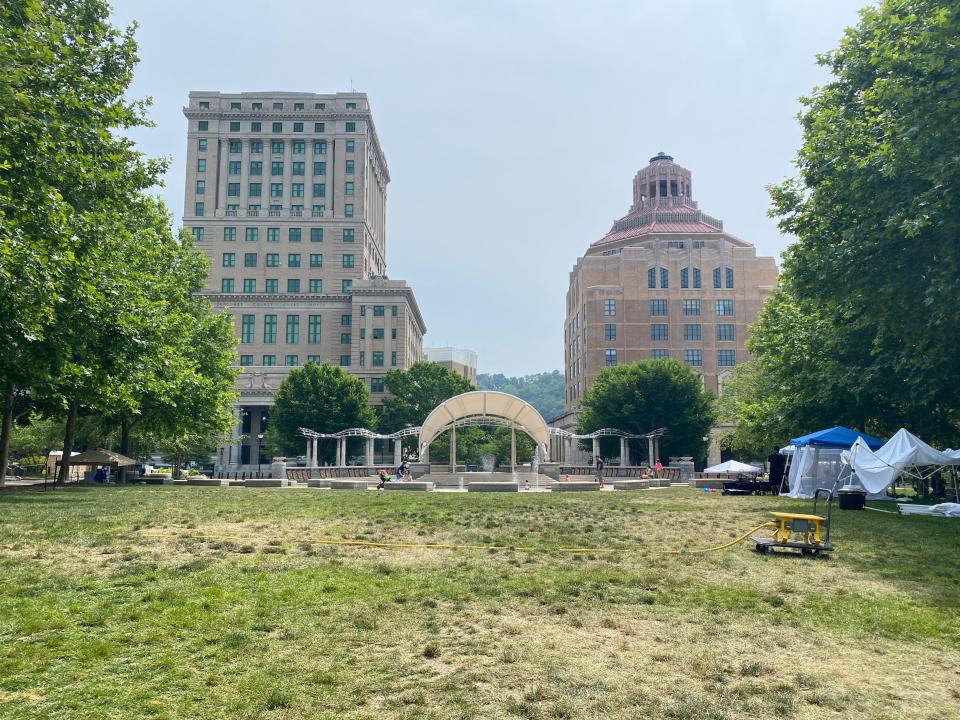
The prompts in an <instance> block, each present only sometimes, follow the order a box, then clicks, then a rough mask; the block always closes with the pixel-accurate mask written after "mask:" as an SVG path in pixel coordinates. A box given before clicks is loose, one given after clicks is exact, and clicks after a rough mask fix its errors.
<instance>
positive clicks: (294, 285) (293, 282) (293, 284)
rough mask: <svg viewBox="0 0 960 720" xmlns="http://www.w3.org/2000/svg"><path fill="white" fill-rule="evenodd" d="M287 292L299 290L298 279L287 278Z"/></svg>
mask: <svg viewBox="0 0 960 720" xmlns="http://www.w3.org/2000/svg"><path fill="white" fill-rule="evenodd" d="M287 292H288V293H298V292H300V281H299V280H298V279H296V278H287Z"/></svg>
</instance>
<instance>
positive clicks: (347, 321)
mask: <svg viewBox="0 0 960 720" xmlns="http://www.w3.org/2000/svg"><path fill="white" fill-rule="evenodd" d="M340 324H341V325H343V326H344V327H348V326H350V325H352V324H353V316H352V315H341V316H340Z"/></svg>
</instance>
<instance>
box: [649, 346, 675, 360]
mask: <svg viewBox="0 0 960 720" xmlns="http://www.w3.org/2000/svg"><path fill="white" fill-rule="evenodd" d="M668 357H670V351H669V350H665V349H663V348H656V349H654V350H651V351H650V359H651V360H666V359H667V358H668Z"/></svg>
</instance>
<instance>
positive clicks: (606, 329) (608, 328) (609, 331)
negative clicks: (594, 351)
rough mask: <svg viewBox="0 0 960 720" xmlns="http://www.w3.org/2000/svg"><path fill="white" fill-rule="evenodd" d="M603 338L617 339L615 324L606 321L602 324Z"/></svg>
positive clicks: (608, 340) (607, 339)
mask: <svg viewBox="0 0 960 720" xmlns="http://www.w3.org/2000/svg"><path fill="white" fill-rule="evenodd" d="M603 339H604V340H605V341H606V342H610V341H611V340H616V339H617V326H616V325H614V324H613V323H607V324H606V325H604V326H603Z"/></svg>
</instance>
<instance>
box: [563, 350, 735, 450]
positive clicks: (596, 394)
mask: <svg viewBox="0 0 960 720" xmlns="http://www.w3.org/2000/svg"><path fill="white" fill-rule="evenodd" d="M714 403H715V400H714V397H713V394H712V393H710V392H709V391H707V390H704V388H703V383H702V382H701V381H700V378H699V376H698V375H697V374H696V373H694V372H692V371H691V370H690V369H689V368H687V367H686V366H685V365H683V364H682V363H680V362H678V361H676V360H672V359H668V360H642V361H640V362H637V363H630V364H627V365H617V366H616V367H609V368H604V369H603V370H601V371H600V373H599V374H598V375H597V377H596V379H595V380H594V381H593V385H591V386H590V389H589V390H588V391H587V393H586V395H584V398H583V412H582V413H581V414H580V417H579V419H578V421H577V432H578V433H581V434H585V433H591V432H593V431H594V430H599V429H601V428H605V427H609V428H617V429H619V430H625V431H627V432H629V433H636V434H641V433H646V432H650V431H651V430H655V429H657V428H661V427H665V428H667V429H668V431H669V432H668V434H667V435H665V436H664V437H663V438H662V439H661V441H660V455H661V457H662V458H668V457H670V456H680V455H690V456H692V457H693V458H694V459H695V460H702V459H703V458H705V457H706V451H707V441H705V440H704V437H706V436H707V434H708V433H709V432H710V428H712V427H713V425H714V423H715V420H716V409H715V407H714Z"/></svg>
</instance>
